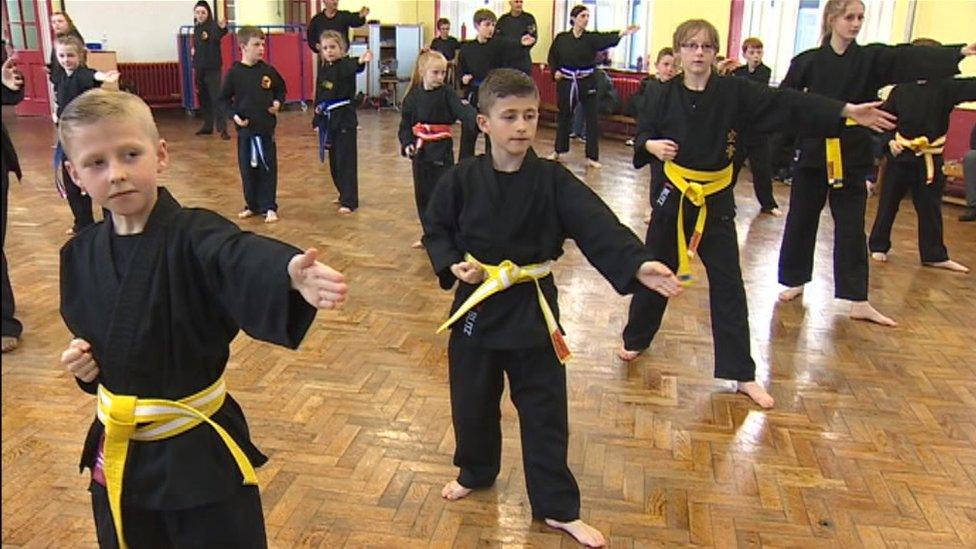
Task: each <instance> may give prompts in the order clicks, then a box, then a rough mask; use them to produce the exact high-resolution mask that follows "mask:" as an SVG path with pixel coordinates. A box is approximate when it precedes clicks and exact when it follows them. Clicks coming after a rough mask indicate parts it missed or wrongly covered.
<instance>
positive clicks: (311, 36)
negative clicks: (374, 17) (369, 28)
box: [305, 10, 366, 53]
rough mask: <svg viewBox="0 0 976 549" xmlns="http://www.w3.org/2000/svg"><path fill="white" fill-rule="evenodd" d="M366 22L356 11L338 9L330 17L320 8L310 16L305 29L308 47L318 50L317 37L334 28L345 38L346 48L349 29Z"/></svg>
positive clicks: (347, 46)
mask: <svg viewBox="0 0 976 549" xmlns="http://www.w3.org/2000/svg"><path fill="white" fill-rule="evenodd" d="M365 24H366V18H365V17H362V16H361V15H359V13H358V12H351V11H344V10H339V11H337V12H336V14H335V15H334V16H332V17H329V16H327V15H325V10H322V11H320V12H318V13H316V14H315V16H314V17H312V20H311V21H309V22H308V30H307V31H306V34H305V38H306V40H307V41H308V47H309V48H312V51H314V52H316V53H317V52H318V51H319V39H320V38H321V37H322V33H323V32H325V31H327V30H334V31H336V32H338V33H339V34H341V35H342V37H343V38H344V39H345V40H346V48H347V49H348V48H349V29H351V28H354V27H361V26H363V25H365Z"/></svg>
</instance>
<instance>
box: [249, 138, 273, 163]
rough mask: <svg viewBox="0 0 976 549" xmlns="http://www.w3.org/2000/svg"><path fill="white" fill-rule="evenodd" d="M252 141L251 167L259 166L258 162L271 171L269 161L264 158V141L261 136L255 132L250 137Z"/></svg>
mask: <svg viewBox="0 0 976 549" xmlns="http://www.w3.org/2000/svg"><path fill="white" fill-rule="evenodd" d="M250 143H251V167H252V168H257V167H258V164H259V163H260V165H261V166H262V167H264V169H265V171H271V169H270V168H268V161H267V160H265V158H264V143H263V142H262V141H261V136H260V135H258V134H254V135H252V136H251V137H250Z"/></svg>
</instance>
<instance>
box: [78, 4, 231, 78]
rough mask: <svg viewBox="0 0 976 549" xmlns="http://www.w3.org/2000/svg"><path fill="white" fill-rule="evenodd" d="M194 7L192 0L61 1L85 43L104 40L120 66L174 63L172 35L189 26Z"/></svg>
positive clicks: (173, 40)
mask: <svg viewBox="0 0 976 549" xmlns="http://www.w3.org/2000/svg"><path fill="white" fill-rule="evenodd" d="M194 4H196V1H195V0H65V8H66V11H67V12H68V14H69V15H70V16H71V18H72V19H73V20H74V22H75V25H77V27H78V30H79V31H81V35H82V36H84V37H85V42H101V40H102V37H103V36H104V37H105V38H106V39H107V40H108V42H107V44H106V47H107V49H109V50H113V51H115V52H116V53H117V56H118V60H119V62H120V63H138V62H150V61H156V62H158V61H176V60H177V53H176V35H177V34H178V33H179V28H180V25H191V24H193V5H194ZM211 5H213V2H212V0H211Z"/></svg>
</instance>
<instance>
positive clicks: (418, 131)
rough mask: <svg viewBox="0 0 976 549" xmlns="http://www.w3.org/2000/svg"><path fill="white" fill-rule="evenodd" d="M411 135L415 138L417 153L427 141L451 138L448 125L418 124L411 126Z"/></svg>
mask: <svg viewBox="0 0 976 549" xmlns="http://www.w3.org/2000/svg"><path fill="white" fill-rule="evenodd" d="M412 131H413V135H414V136H415V137H416V138H417V144H416V149H417V150H418V151H419V150H420V149H421V148H422V147H423V146H424V143H426V142H428V141H443V140H444V139H450V138H451V125H450V124H424V123H422V122H418V123H416V124H414V125H413V128H412Z"/></svg>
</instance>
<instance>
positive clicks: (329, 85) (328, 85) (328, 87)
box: [322, 80, 335, 90]
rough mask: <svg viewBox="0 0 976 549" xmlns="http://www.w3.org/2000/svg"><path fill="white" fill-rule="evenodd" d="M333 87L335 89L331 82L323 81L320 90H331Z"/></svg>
mask: <svg viewBox="0 0 976 549" xmlns="http://www.w3.org/2000/svg"><path fill="white" fill-rule="evenodd" d="M334 87H335V84H333V83H332V81H331V80H323V81H322V88H323V89H326V90H331V89H332V88H334Z"/></svg>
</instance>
